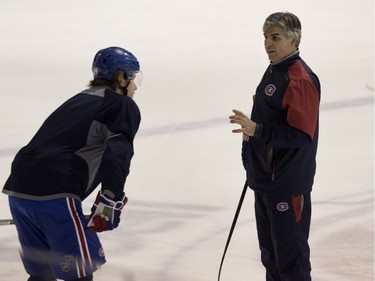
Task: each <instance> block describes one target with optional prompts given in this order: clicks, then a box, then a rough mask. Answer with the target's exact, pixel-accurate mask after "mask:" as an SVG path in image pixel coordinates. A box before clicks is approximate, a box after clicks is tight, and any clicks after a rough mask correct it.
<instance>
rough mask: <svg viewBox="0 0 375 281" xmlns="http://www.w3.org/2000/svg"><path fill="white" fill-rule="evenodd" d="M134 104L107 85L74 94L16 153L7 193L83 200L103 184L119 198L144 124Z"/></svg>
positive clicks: (40, 197)
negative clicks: (135, 139)
mask: <svg viewBox="0 0 375 281" xmlns="http://www.w3.org/2000/svg"><path fill="white" fill-rule="evenodd" d="M140 119H141V116H140V112H139V109H138V106H137V105H136V103H135V102H134V101H133V100H132V99H131V98H129V97H127V96H122V95H119V94H117V93H115V92H114V91H112V90H111V89H109V88H107V87H95V88H90V89H88V90H85V91H83V92H81V93H79V94H77V95H76V96H74V97H72V98H71V99H69V100H68V101H66V102H65V103H64V104H63V105H61V106H60V107H59V108H58V109H57V110H55V111H54V112H53V113H52V114H51V115H50V116H49V117H48V118H47V119H46V121H45V122H44V124H43V125H42V126H41V128H40V129H39V130H38V132H37V133H36V135H35V136H34V137H33V138H32V140H31V141H30V143H29V144H28V145H26V146H25V147H23V148H22V149H21V150H20V151H19V152H18V153H17V155H16V157H15V159H14V161H13V163H12V169H11V175H10V176H9V178H8V180H7V182H6V183H5V186H4V189H3V192H4V193H6V194H8V195H12V196H17V197H21V198H26V199H36V200H47V199H54V198H60V197H68V196H69V197H73V198H77V199H79V200H83V199H85V198H86V197H87V196H88V195H89V194H90V193H91V192H92V191H93V190H94V189H95V187H97V186H98V185H99V184H100V183H101V184H102V189H103V190H104V189H108V190H111V191H112V192H113V193H114V194H115V196H116V197H119V198H118V199H121V196H122V191H123V188H124V184H125V180H126V177H127V176H128V174H129V167H130V161H131V159H132V157H133V153H134V152H133V140H134V137H135V134H136V132H137V130H138V127H139V124H140Z"/></svg>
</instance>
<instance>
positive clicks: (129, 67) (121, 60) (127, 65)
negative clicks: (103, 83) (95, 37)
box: [92, 47, 140, 80]
mask: <svg viewBox="0 0 375 281" xmlns="http://www.w3.org/2000/svg"><path fill="white" fill-rule="evenodd" d="M119 70H121V71H123V72H124V73H125V74H126V78H127V79H128V80H133V79H134V78H135V76H136V73H137V72H139V70H140V66H139V62H138V60H137V58H136V57H135V56H134V55H133V54H132V53H131V52H129V51H127V50H125V49H123V48H120V47H108V48H105V49H102V50H99V51H98V52H97V53H96V55H95V57H94V61H93V63H92V72H93V73H94V78H101V79H106V80H112V79H113V75H114V74H115V72H116V71H119Z"/></svg>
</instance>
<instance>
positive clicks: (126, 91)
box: [121, 81, 130, 96]
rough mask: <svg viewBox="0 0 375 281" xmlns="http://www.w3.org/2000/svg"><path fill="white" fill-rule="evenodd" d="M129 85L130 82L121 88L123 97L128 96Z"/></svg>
mask: <svg viewBox="0 0 375 281" xmlns="http://www.w3.org/2000/svg"><path fill="white" fill-rule="evenodd" d="M129 85H130V81H128V84H126V85H125V87H122V88H121V91H122V92H123V93H124V96H127V95H128V87H129Z"/></svg>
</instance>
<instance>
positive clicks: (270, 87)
mask: <svg viewBox="0 0 375 281" xmlns="http://www.w3.org/2000/svg"><path fill="white" fill-rule="evenodd" d="M275 92H276V86H275V85H274V84H268V85H267V86H266V88H265V89H264V93H265V94H266V95H267V96H269V97H271V96H273V94H274V93H275Z"/></svg>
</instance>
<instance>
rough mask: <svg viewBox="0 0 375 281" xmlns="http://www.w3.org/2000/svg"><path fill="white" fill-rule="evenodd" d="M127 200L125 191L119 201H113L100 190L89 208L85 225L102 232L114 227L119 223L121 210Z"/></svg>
mask: <svg viewBox="0 0 375 281" xmlns="http://www.w3.org/2000/svg"><path fill="white" fill-rule="evenodd" d="M127 202H128V198H127V197H126V196H125V193H123V194H122V199H121V200H120V201H113V200H111V199H109V198H107V197H105V196H104V195H103V194H102V191H101V190H100V191H99V192H98V195H97V196H96V200H95V203H94V205H93V206H92V208H91V215H90V217H89V222H88V224H87V226H88V227H89V228H90V229H91V230H92V231H95V232H102V231H106V230H112V229H114V228H116V227H117V226H118V225H119V223H120V215H121V210H122V208H124V206H125V204H126V203H127Z"/></svg>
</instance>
